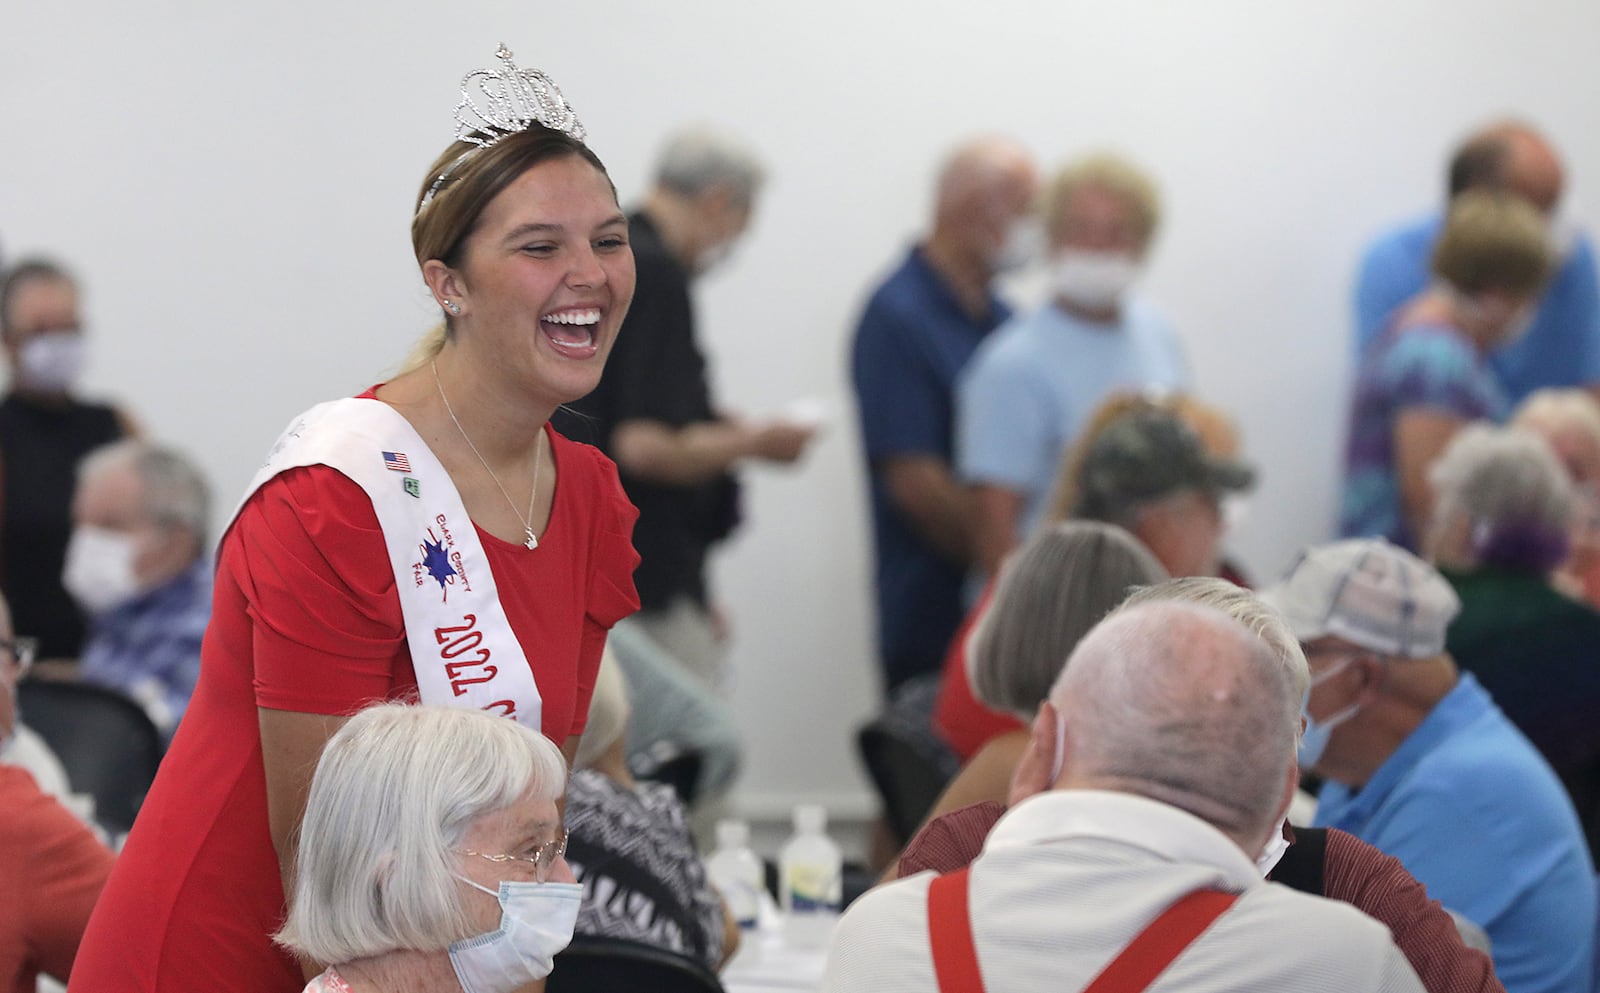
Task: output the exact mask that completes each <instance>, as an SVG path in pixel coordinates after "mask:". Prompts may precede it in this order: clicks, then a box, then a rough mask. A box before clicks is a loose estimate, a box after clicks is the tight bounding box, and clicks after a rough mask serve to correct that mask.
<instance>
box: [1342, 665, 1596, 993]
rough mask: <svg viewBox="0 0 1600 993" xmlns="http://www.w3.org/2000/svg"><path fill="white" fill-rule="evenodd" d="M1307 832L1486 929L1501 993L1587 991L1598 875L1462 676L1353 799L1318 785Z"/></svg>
mask: <svg viewBox="0 0 1600 993" xmlns="http://www.w3.org/2000/svg"><path fill="white" fill-rule="evenodd" d="M1391 664H1397V665H1405V664H1407V663H1405V662H1399V663H1391ZM1315 826H1316V827H1334V828H1339V829H1341V830H1344V831H1348V832H1350V833H1351V834H1353V835H1355V836H1356V837H1358V838H1360V839H1361V840H1362V841H1365V842H1367V843H1368V844H1370V845H1372V846H1374V847H1375V848H1379V849H1381V850H1383V851H1385V852H1388V853H1389V854H1390V855H1393V856H1394V857H1395V858H1398V859H1399V860H1400V861H1401V862H1402V863H1403V864H1404V865H1405V867H1406V868H1407V869H1408V870H1409V871H1410V872H1411V874H1412V875H1413V876H1415V877H1417V879H1418V880H1420V881H1421V882H1422V884H1423V885H1424V886H1426V887H1427V888H1428V895H1429V896H1431V897H1433V898H1434V899H1436V900H1438V901H1439V902H1441V903H1443V904H1444V905H1445V907H1447V908H1449V909H1450V910H1454V911H1456V912H1457V913H1459V914H1461V915H1462V916H1464V917H1466V918H1467V919H1468V920H1470V921H1472V922H1473V923H1474V924H1476V925H1478V926H1479V927H1481V928H1483V930H1484V931H1485V932H1486V933H1487V934H1488V935H1489V940H1490V942H1491V943H1492V945H1493V955H1494V968H1495V974H1496V975H1498V976H1499V977H1500V981H1501V982H1502V983H1504V984H1505V987H1506V990H1507V993H1570V991H1572V990H1582V989H1586V988H1587V987H1588V984H1589V982H1590V981H1591V979H1592V975H1593V968H1594V941H1595V913H1596V911H1595V870H1594V865H1593V864H1592V863H1591V862H1590V860H1589V851H1588V848H1587V846H1586V845H1585V842H1584V838H1583V832H1582V830H1581V829H1580V828H1579V826H1578V817H1577V814H1576V813H1574V812H1573V809H1572V803H1571V801H1570V800H1568V799H1567V794H1566V791H1565V790H1564V789H1562V786H1561V782H1560V781H1559V780H1558V779H1556V776H1555V773H1553V772H1551V771H1550V767H1549V766H1548V765H1546V764H1545V761H1544V759H1542V758H1541V757H1540V756H1539V753H1538V752H1537V751H1535V750H1534V747H1533V745H1532V744H1530V743H1529V742H1528V739H1527V738H1525V737H1523V736H1522V733H1521V732H1520V731H1518V730H1517V729H1516V728H1515V727H1513V726H1512V724H1511V722H1510V721H1509V720H1507V719H1506V716H1505V715H1504V714H1502V713H1501V712H1500V708H1498V707H1496V706H1495V705H1494V701H1493V700H1491V699H1490V698H1489V694H1488V693H1486V692H1485V691H1484V689H1483V687H1482V686H1480V685H1478V681H1477V680H1476V679H1474V678H1473V677H1472V676H1471V675H1470V674H1463V675H1462V676H1461V679H1460V681H1459V682H1458V683H1457V684H1456V687H1455V689H1453V690H1451V691H1450V692H1449V693H1448V694H1447V695H1446V696H1445V697H1444V699H1442V700H1440V701H1439V703H1438V705H1437V706H1435V707H1434V708H1433V711H1432V712H1431V713H1430V714H1428V716H1427V718H1426V719H1425V720H1424V721H1423V722H1422V723H1421V724H1420V725H1419V726H1418V727H1417V729H1416V730H1415V731H1413V732H1412V733H1411V735H1410V737H1408V738H1406V740H1405V741H1404V742H1402V743H1401V745H1400V747H1399V748H1398V749H1396V750H1395V753H1394V754H1393V755H1391V756H1389V760H1388V761H1387V762H1385V763H1384V764H1383V765H1382V766H1380V767H1379V768H1378V771H1377V772H1376V773H1375V774H1374V775H1373V777H1372V779H1371V780H1370V781H1368V783H1367V784H1366V785H1365V786H1364V787H1362V788H1361V789H1360V790H1359V791H1355V792H1352V791H1351V790H1350V789H1349V788H1348V787H1346V786H1344V785H1342V784H1340V783H1335V782H1332V781H1329V782H1328V783H1327V784H1326V785H1324V786H1323V788H1322V792H1321V794H1320V795H1319V796H1318V798H1317V815H1316V818H1315Z"/></svg>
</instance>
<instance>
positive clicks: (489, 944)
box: [275, 703, 582, 993]
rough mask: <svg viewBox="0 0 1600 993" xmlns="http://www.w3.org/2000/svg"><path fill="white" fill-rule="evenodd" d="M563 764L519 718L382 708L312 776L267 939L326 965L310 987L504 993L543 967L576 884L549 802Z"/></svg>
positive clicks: (357, 723) (561, 939)
mask: <svg viewBox="0 0 1600 993" xmlns="http://www.w3.org/2000/svg"><path fill="white" fill-rule="evenodd" d="M566 773H567V769H566V761H565V759H563V758H562V756H561V752H560V751H559V750H558V749H557V748H556V746H555V745H554V744H553V743H551V742H550V740H549V739H547V738H545V737H544V736H543V735H541V734H539V733H538V732H537V731H534V730H532V729H530V728H528V727H527V726H525V725H523V724H520V723H518V722H516V721H508V720H505V719H504V718H501V717H496V716H493V715H490V714H486V713H484V712H482V711H476V710H467V709H464V708H457V707H439V706H409V705H406V704H401V703H388V704H379V705H377V706H374V707H370V708H368V709H366V710H364V711H362V712H361V713H359V714H357V715H356V716H355V717H352V718H351V719H350V720H349V721H348V722H347V723H346V724H345V725H344V726H343V727H342V728H340V729H339V731H338V732H337V733H336V734H335V735H334V736H333V737H332V738H331V739H330V740H329V741H328V744H327V747H326V748H324V749H323V752H322V758H321V760H320V761H319V762H318V763H317V771H316V773H315V774H314V775H313V777H312V780H311V792H310V796H309V797H308V799H307V801H306V812H305V819H304V821H303V822H302V825H301V836H300V847H299V856H298V858H297V860H296V862H295V870H294V886H293V892H292V895H291V897H290V900H289V915H288V919H287V920H286V921H285V922H284V925H283V928H282V930H280V931H279V932H278V934H277V935H276V936H275V937H276V939H277V941H278V943H279V944H281V945H283V946H284V947H285V948H287V949H289V950H290V951H292V952H294V953H295V954H296V955H298V956H300V957H301V958H302V959H308V960H310V961H314V962H317V963H327V964H328V968H327V969H326V971H324V972H323V973H322V974H321V975H319V976H317V977H316V978H314V979H312V980H311V983H310V985H308V986H307V987H306V991H307V993H389V991H401V990H455V989H460V990H464V991H465V993H509V991H511V990H516V989H520V988H522V987H524V986H526V985H527V984H529V983H532V982H535V981H537V980H540V979H543V978H544V977H545V976H546V975H548V974H549V972H550V969H551V964H552V963H551V960H552V958H553V957H554V955H555V954H556V953H557V952H559V951H561V949H563V948H565V947H566V946H567V943H568V942H569V941H570V940H571V938H572V928H573V923H574V922H575V921H576V919H577V914H578V901H579V897H580V896H581V893H582V888H581V887H579V886H578V885H577V884H576V883H575V882H574V881H573V876H572V872H571V870H570V869H569V868H568V867H567V864H566V861H565V859H564V857H563V856H564V854H565V851H566V832H565V831H564V830H563V828H562V826H561V815H560V812H559V811H558V810H557V809H556V801H557V799H559V798H560V797H561V796H562V795H563V793H564V792H565V790H566V781H567V774H566Z"/></svg>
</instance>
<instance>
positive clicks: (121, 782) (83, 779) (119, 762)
mask: <svg viewBox="0 0 1600 993" xmlns="http://www.w3.org/2000/svg"><path fill="white" fill-rule="evenodd" d="M17 707H18V711H19V713H20V716H21V717H22V719H23V720H25V721H26V722H27V724H28V726H29V727H30V728H32V729H33V730H34V731H36V732H37V733H38V735H39V737H41V738H43V739H44V741H45V744H47V745H49V746H50V750H51V751H53V752H55V753H56V757H57V758H59V759H60V760H61V765H62V766H63V767H64V768H65V769H66V770H67V781H68V782H70V783H71V784H72V790H73V792H74V793H87V794H89V795H90V796H92V797H94V804H95V820H97V821H99V822H100V824H101V825H103V826H104V827H105V828H106V829H107V830H109V831H111V832H112V833H114V834H122V833H125V832H127V831H128V830H129V829H130V828H132V827H133V818H134V815H135V814H137V813H138V812H139V805H140V804H142V803H143V802H144V796H145V794H146V793H148V792H149V791H150V783H151V782H152V781H153V780H154V779H155V778H156V767H157V766H158V765H159V764H160V762H161V755H162V752H163V746H162V743H161V732H160V731H158V730H156V726H155V724H154V723H152V722H151V720H150V717H149V715H148V714H146V713H145V712H144V708H143V707H140V706H139V705H138V704H136V703H134V702H133V701H132V700H130V699H128V698H127V697H125V696H123V695H122V694H121V693H118V692H117V691H115V690H110V689H106V688H104V687H101V686H91V685H89V684H87V683H61V682H47V681H41V680H26V681H24V682H22V683H21V684H19V685H18V686H17Z"/></svg>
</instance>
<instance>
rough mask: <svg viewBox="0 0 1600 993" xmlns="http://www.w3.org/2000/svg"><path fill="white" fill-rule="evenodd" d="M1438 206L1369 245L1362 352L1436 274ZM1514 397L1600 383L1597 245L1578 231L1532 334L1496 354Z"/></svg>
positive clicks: (1498, 371) (1362, 286)
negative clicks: (1549, 387) (1563, 387)
mask: <svg viewBox="0 0 1600 993" xmlns="http://www.w3.org/2000/svg"><path fill="white" fill-rule="evenodd" d="M1443 227H1444V215H1443V214H1439V213H1434V214H1431V215H1429V216H1427V217H1424V218H1421V219H1419V220H1416V221H1413V222H1411V223H1409V224H1406V225H1404V226H1402V227H1399V228H1396V229H1394V230H1393V231H1390V232H1388V233H1386V234H1384V235H1382V236H1380V237H1379V238H1378V239H1377V240H1376V241H1374V242H1373V243H1372V244H1371V245H1369V246H1368V247H1367V252H1366V255H1365V256H1363V258H1362V260H1361V269H1360V272H1359V273H1358V275H1357V278H1356V292H1355V311H1356V357H1357V358H1358V359H1359V358H1360V356H1361V355H1362V354H1364V353H1365V352H1366V351H1367V349H1368V347H1369V346H1370V345H1371V344H1372V343H1373V342H1374V341H1376V340H1377V339H1378V337H1379V336H1380V335H1382V334H1383V332H1384V330H1385V329H1386V328H1387V327H1388V326H1389V321H1390V319H1391V318H1393V317H1394V313H1395V311H1396V310H1398V309H1399V308H1400V307H1401V305H1402V304H1404V303H1405V302H1406V301H1407V300H1410V299H1411V298H1412V297H1414V296H1416V295H1417V294H1418V293H1421V292H1422V290H1423V289H1424V288H1425V287H1426V286H1427V285H1428V283H1429V282H1431V281H1432V279H1433V275H1432V269H1431V266H1430V262H1431V260H1432V257H1433V244H1434V242H1435V241H1437V240H1438V239H1439V232H1440V230H1441V229H1442V228H1443ZM1489 362H1490V365H1491V366H1492V367H1493V368H1494V372H1495V375H1496V377H1497V378H1498V379H1499V381H1500V385H1501V387H1502V388H1503V389H1504V390H1505V391H1506V393H1507V394H1508V395H1509V396H1510V398H1511V402H1512V403H1520V402H1521V401H1522V398H1523V397H1525V396H1527V395H1528V394H1529V393H1532V392H1533V391H1534V390H1537V389H1540V388H1541V387H1545V386H1589V385H1591V384H1596V383H1600V279H1597V278H1596V276H1595V261H1594V248H1593V247H1592V246H1591V245H1590V243H1589V239H1588V237H1587V236H1579V238H1578V239H1577V241H1576V242H1574V244H1573V246H1572V250H1571V251H1570V252H1569V253H1568V254H1567V258H1566V261H1565V263H1563V264H1562V266H1561V269H1560V270H1559V271H1558V272H1557V273H1556V276H1555V279H1553V280H1551V282H1550V285H1549V286H1548V287H1546V288H1545V292H1544V296H1543V298H1541V299H1540V301H1539V312H1538V314H1537V315H1536V316H1535V318H1534V321H1533V326H1532V327H1530V328H1529V329H1528V333H1527V335H1526V337H1524V338H1523V339H1522V340H1520V341H1518V342H1516V343H1515V344H1512V345H1510V346H1509V347H1507V348H1503V349H1501V350H1500V351H1498V352H1496V353H1495V354H1494V355H1492V356H1491V357H1490V360H1489Z"/></svg>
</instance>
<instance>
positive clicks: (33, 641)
mask: <svg viewBox="0 0 1600 993" xmlns="http://www.w3.org/2000/svg"><path fill="white" fill-rule="evenodd" d="M0 651H4V652H5V653H6V654H7V655H9V656H11V674H12V676H13V677H15V678H17V679H21V678H22V677H23V676H26V675H27V674H28V670H29V669H31V668H33V660H34V658H35V657H36V656H37V655H38V654H39V639H38V638H12V639H11V640H10V641H6V640H4V639H0Z"/></svg>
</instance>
